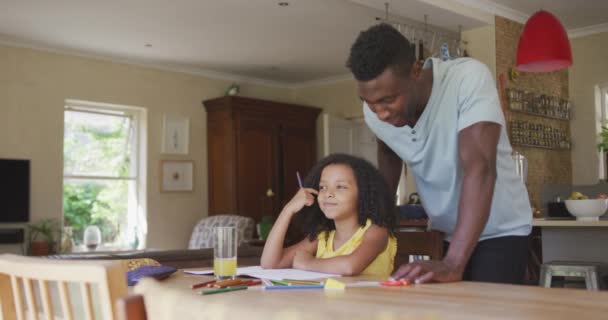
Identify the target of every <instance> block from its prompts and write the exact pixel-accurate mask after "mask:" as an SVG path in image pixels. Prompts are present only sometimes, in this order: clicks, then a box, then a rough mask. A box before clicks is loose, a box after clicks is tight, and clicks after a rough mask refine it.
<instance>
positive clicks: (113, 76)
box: [0, 46, 292, 253]
mask: <svg viewBox="0 0 608 320" xmlns="http://www.w3.org/2000/svg"><path fill="white" fill-rule="evenodd" d="M229 84H230V82H229V81H222V80H210V79H207V78H204V77H201V76H195V75H188V74H183V73H174V72H167V71H160V70H155V69H149V68H142V67H137V66H132V65H126V64H120V63H112V62H108V61H101V60H96V59H89V58H81V57H74V56H68V55H61V54H54V53H49V52H44V51H37V50H30V49H24V48H14V47H6V46H0V157H6V158H26V159H31V160H32V194H31V195H32V199H31V221H36V220H39V219H41V218H47V217H54V218H58V219H60V218H61V217H62V172H63V171H62V170H63V150H62V148H63V107H64V101H65V99H79V100H87V101H95V102H105V103H113V104H123V105H132V106H139V107H144V108H146V109H147V110H148V186H147V187H148V188H147V189H148V206H147V207H148V247H149V248H162V249H170V248H185V247H186V246H187V242H188V239H189V236H190V233H191V231H192V228H193V226H194V223H195V222H196V221H197V220H199V219H200V218H202V217H204V216H206V215H207V208H208V205H207V153H206V150H207V146H206V139H207V138H206V131H207V130H206V117H205V111H204V108H203V107H202V104H201V101H202V100H205V99H209V98H213V97H217V96H220V95H222V94H223V93H224V90H225V88H226V87H227V86H228V85H229ZM241 94H242V95H244V96H251V97H258V98H263V99H270V100H277V101H285V102H291V101H292V97H291V92H290V90H287V89H282V88H274V87H266V86H260V85H248V84H242V85H241ZM164 113H170V114H179V115H183V116H187V117H189V118H190V153H189V154H188V155H187V156H166V155H161V154H160V139H161V138H160V136H161V119H162V114H164ZM161 159H189V160H194V163H195V177H194V182H195V190H194V192H192V193H175V194H164V193H163V194H161V193H159V177H158V163H159V160H161ZM15 226H18V225H15ZM7 251H13V252H15V251H18V248H17V247H15V246H0V253H1V252H7Z"/></svg>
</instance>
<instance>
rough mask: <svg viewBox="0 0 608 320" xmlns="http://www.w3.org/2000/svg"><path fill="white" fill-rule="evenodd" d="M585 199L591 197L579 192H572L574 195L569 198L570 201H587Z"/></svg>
mask: <svg viewBox="0 0 608 320" xmlns="http://www.w3.org/2000/svg"><path fill="white" fill-rule="evenodd" d="M585 199H589V197H587V196H586V195H584V194H582V193H580V192H578V191H574V192H572V194H570V196H569V197H568V200H585Z"/></svg>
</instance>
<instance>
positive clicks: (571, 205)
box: [566, 199, 608, 221]
mask: <svg viewBox="0 0 608 320" xmlns="http://www.w3.org/2000/svg"><path fill="white" fill-rule="evenodd" d="M566 209H568V212H570V213H571V214H572V215H573V216H575V217H576V220H584V221H597V220H599V217H600V216H601V215H603V214H604V213H606V209H608V199H586V200H566Z"/></svg>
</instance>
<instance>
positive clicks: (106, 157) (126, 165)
mask: <svg viewBox="0 0 608 320" xmlns="http://www.w3.org/2000/svg"><path fill="white" fill-rule="evenodd" d="M145 124H146V111H145V110H144V109H143V108H137V107H127V106H117V105H110V104H102V103H92V102H85V101H75V100H67V101H66V107H65V111H64V141H63V142H64V143H63V155H64V161H63V213H64V225H65V226H67V227H72V234H73V240H74V242H75V244H76V245H77V246H79V245H82V239H83V233H84V230H85V228H86V227H87V226H90V225H96V226H97V227H99V228H100V229H101V234H102V246H103V248H105V249H135V248H142V247H145V243H144V239H145V234H146V231H147V230H146V229H147V226H146V219H145V203H146V201H145V194H146V192H145V191H146V190H145V189H146V188H145V186H146V184H145V172H146V170H145V169H146V165H145V164H146V161H145V160H146V157H145V154H146V153H145V141H146V139H145V130H144V129H145Z"/></svg>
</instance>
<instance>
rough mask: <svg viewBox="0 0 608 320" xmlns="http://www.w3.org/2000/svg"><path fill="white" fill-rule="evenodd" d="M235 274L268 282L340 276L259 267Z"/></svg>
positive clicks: (240, 270) (248, 268)
mask: <svg viewBox="0 0 608 320" xmlns="http://www.w3.org/2000/svg"><path fill="white" fill-rule="evenodd" d="M237 273H238V274H239V275H246V276H250V277H255V278H261V279H270V280H282V279H290V280H316V279H325V278H334V277H339V276H340V275H339V274H331V273H322V272H312V271H305V270H298V269H262V267H260V266H256V267H247V268H239V269H238V270H237Z"/></svg>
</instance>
